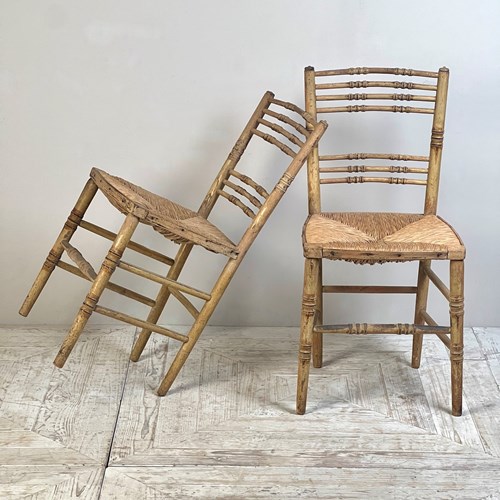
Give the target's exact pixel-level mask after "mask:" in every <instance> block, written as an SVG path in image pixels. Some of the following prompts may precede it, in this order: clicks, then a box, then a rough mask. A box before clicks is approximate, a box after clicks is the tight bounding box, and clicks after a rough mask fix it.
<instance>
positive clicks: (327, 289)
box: [322, 285, 417, 293]
mask: <svg viewBox="0 0 500 500" xmlns="http://www.w3.org/2000/svg"><path fill="white" fill-rule="evenodd" d="M322 291H323V293H417V287H416V286H388V285H324V286H323V288H322Z"/></svg>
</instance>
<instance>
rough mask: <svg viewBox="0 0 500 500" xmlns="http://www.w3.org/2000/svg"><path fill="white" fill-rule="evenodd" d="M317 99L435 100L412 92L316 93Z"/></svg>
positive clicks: (432, 97)
mask: <svg viewBox="0 0 500 500" xmlns="http://www.w3.org/2000/svg"><path fill="white" fill-rule="evenodd" d="M316 100H317V101H365V100H379V101H384V100H392V101H424V102H435V101H436V98H435V97H434V96H430V95H414V94H336V95H318V96H316Z"/></svg>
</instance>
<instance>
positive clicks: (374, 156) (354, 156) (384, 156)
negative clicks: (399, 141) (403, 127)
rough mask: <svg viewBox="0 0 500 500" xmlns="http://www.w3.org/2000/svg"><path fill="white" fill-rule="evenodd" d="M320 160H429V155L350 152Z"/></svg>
mask: <svg viewBox="0 0 500 500" xmlns="http://www.w3.org/2000/svg"><path fill="white" fill-rule="evenodd" d="M319 160H320V161H336V160H394V161H425V162H428V161H429V157H428V156H416V155H401V154H394V153H348V154H340V155H323V156H320V157H319Z"/></svg>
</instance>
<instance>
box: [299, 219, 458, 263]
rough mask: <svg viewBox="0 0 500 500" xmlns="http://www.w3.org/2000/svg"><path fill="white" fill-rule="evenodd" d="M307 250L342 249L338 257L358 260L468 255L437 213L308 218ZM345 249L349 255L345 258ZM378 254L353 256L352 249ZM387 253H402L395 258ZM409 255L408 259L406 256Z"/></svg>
mask: <svg viewBox="0 0 500 500" xmlns="http://www.w3.org/2000/svg"><path fill="white" fill-rule="evenodd" d="M303 239H304V253H305V256H306V257H316V256H317V252H318V251H322V252H323V251H326V252H327V253H326V255H328V252H330V251H339V252H338V253H337V252H336V253H335V257H334V258H336V259H341V260H349V261H352V262H356V263H360V264H363V263H374V262H389V261H404V260H416V259H415V258H414V257H413V256H412V255H411V254H412V253H418V254H422V253H425V252H428V253H429V254H431V253H436V252H439V253H443V254H444V257H445V258H446V257H447V256H449V255H450V254H453V256H454V258H457V257H459V256H461V258H463V257H464V256H465V248H464V246H463V244H462V242H461V241H460V239H459V238H458V236H457V235H456V234H455V232H454V230H453V229H452V228H451V226H449V225H448V223H446V222H445V221H443V220H442V219H440V218H439V217H437V216H435V215H420V214H401V213H376V212H374V213H367V212H339V213H320V214H315V215H312V216H311V217H309V219H308V220H307V221H306V224H305V226H304V232H303ZM342 250H346V251H348V252H349V258H345V259H344V258H343V257H342ZM356 251H359V252H360V254H361V253H363V254H366V253H371V252H373V253H375V254H377V256H376V257H375V256H374V257H373V259H372V258H369V257H368V258H367V256H366V255H363V257H360V258H359V259H357V258H352V252H356ZM384 253H387V254H394V253H398V254H403V256H402V257H398V258H397V259H392V258H390V256H387V258H385V257H384V255H383V254H384ZM381 254H382V256H381ZM405 256H407V258H405Z"/></svg>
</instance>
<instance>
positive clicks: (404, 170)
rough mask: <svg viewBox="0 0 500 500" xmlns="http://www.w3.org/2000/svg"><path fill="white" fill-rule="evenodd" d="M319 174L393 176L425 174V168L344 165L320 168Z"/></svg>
mask: <svg viewBox="0 0 500 500" xmlns="http://www.w3.org/2000/svg"><path fill="white" fill-rule="evenodd" d="M319 171H320V173H324V174H327V173H330V174H334V173H345V172H349V173H356V172H391V173H394V174H427V173H428V170H427V169H426V168H416V167H415V168H414V167H406V166H401V165H389V166H377V165H373V166H372V165H345V166H343V167H321V168H320V169H319Z"/></svg>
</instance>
